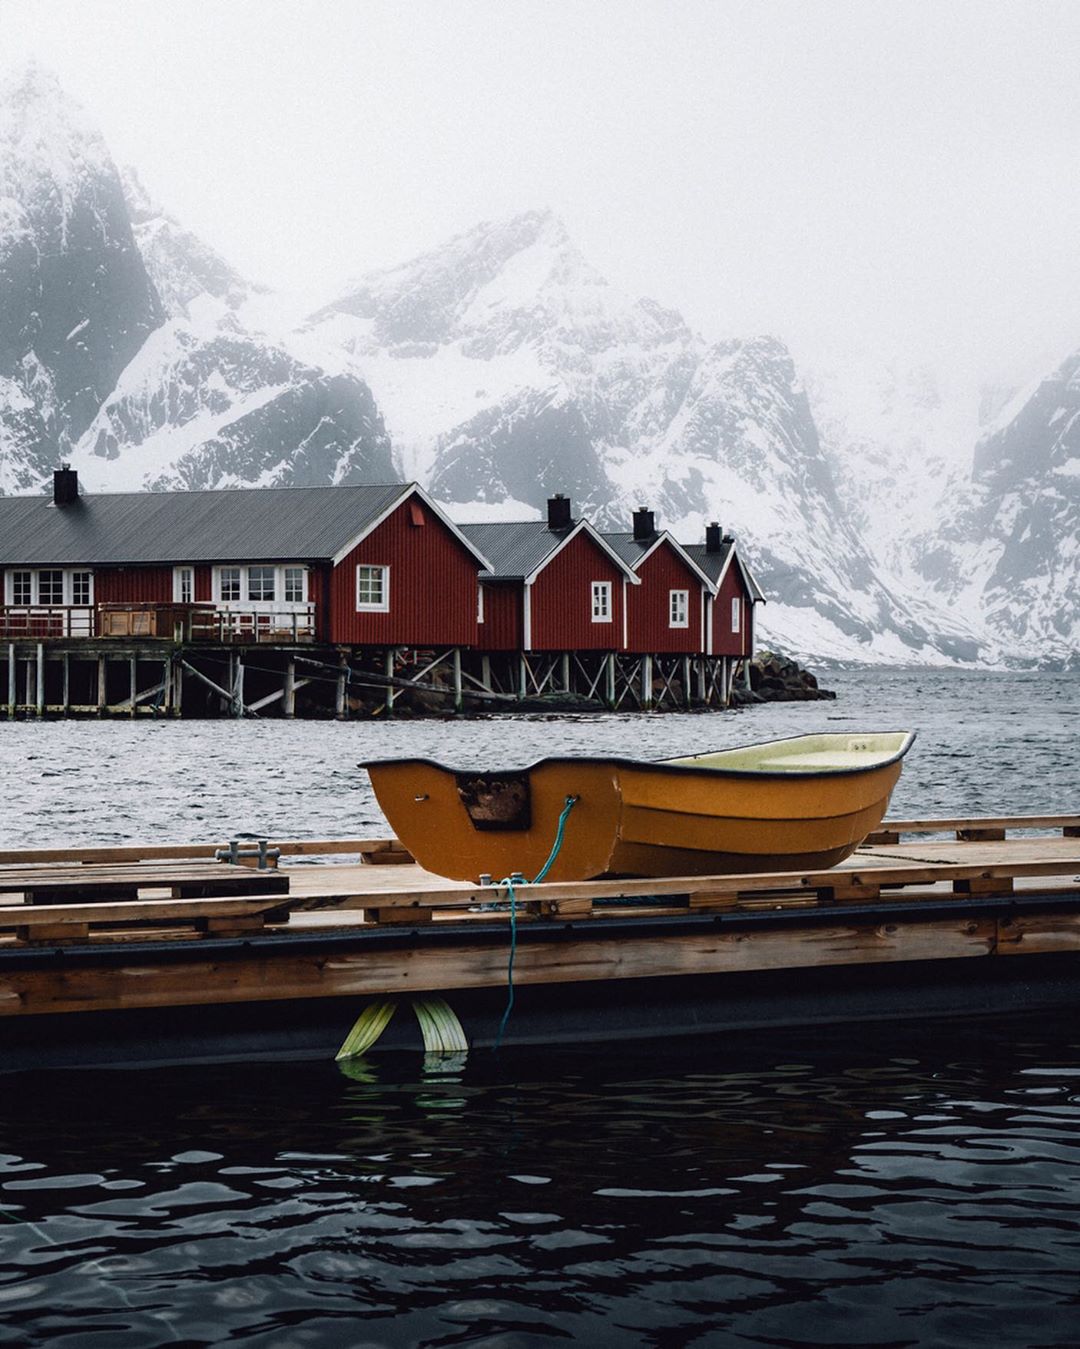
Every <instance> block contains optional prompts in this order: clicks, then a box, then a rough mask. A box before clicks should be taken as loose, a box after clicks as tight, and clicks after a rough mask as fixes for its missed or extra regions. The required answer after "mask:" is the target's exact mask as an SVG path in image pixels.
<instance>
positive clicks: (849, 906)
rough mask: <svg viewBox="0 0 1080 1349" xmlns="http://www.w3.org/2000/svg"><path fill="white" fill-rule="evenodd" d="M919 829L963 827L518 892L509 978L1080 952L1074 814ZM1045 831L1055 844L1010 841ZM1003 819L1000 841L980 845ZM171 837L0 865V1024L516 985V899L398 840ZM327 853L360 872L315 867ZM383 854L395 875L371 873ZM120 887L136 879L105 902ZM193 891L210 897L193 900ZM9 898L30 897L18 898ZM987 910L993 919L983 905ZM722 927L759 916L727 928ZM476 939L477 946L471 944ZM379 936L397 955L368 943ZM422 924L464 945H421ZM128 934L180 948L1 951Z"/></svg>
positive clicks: (85, 944)
mask: <svg viewBox="0 0 1080 1349" xmlns="http://www.w3.org/2000/svg"><path fill="white" fill-rule="evenodd" d="M1034 819H1037V820H1039V821H1040V822H1041V823H1040V824H1039V825H1036V824H1034V823H1033V822H1032V821H1033V820H1034ZM1043 822H1044V823H1043ZM905 823H910V822H899V824H900V825H903V824H905ZM917 823H918V824H919V825H920V826H925V828H920V829H918V830H912V831H911V832H912V833H916V834H919V835H921V834H931V833H936V834H942V833H947V832H952V833H954V835H955V836H954V837H953V838H952V839H949V840H941V839H940V838H939V839H928V838H924V837H918V838H915V839H912V840H909V841H906V842H900V843H895V844H892V843H888V844H886V843H868V844H867V845H864V847H863V848H861V849H860V850H859V851H858V852H856V853H855V854H854V855H853V856H852V857H851V858H849V859H848V861H847V862H845V863H843V864H842V865H841V866H839V867H834V868H832V869H829V870H826V871H810V872H774V873H758V874H748V875H724V876H713V877H701V876H696V877H666V878H663V879H656V878H648V879H633V878H606V879H603V880H597V881H579V882H559V883H554V884H543V885H540V886H528V885H526V886H521V887H519V888H518V891H517V895H518V901H519V902H518V906H517V917H518V918H519V919H520V921H521V922H522V923H524V924H526V926H527V930H529V931H531V932H532V933H533V939H531V940H530V941H529V942H528V943H527V944H526V945H524V946H522V947H521V948H520V949H519V952H518V963H517V967H516V970H515V979H517V980H520V981H521V982H522V983H530V982H535V983H553V984H556V983H573V982H580V981H589V980H594V979H604V980H606V979H640V978H648V977H666V976H669V975H679V974H722V973H725V972H738V971H751V970H756V971H762V970H775V969H785V968H790V969H802V968H806V967H809V966H831V965H859V964H865V965H875V964H881V963H890V962H897V961H941V960H948V959H959V958H971V957H986V956H996V955H999V954H1000V955H1015V954H1017V953H1022V954H1033V953H1057V954H1062V953H1080V874H1078V873H1080V841H1078V839H1080V816H1044V817H1006V818H1005V820H1004V823H1002V821H1001V820H1000V819H995V820H994V821H993V822H992V823H991V822H986V824H985V829H983V827H982V823H981V822H979V821H966V820H965V821H962V822H960V823H961V824H962V826H963V828H962V830H961V829H953V825H954V824H956V823H957V822H955V821H951V820H949V821H945V820H938V821H919V822H917ZM1037 827H1042V828H1054V829H1055V830H1060V831H1061V832H1059V833H1056V834H1055V835H1046V836H1041V837H1032V836H1030V835H1028V834H1026V833H1025V834H1024V836H1021V837H1011V838H1010V837H1008V834H1009V833H1011V832H1013V831H1014V828H1015V830H1024V831H1027V830H1030V829H1032V828H1037ZM892 828H896V826H892ZM999 828H1001V829H1003V830H1004V832H1005V835H1006V836H1005V837H1003V838H997V837H993V838H987V837H984V835H986V834H988V833H992V832H995V831H997V830H998V829H999ZM889 829H890V826H886V828H885V830H884V831H882V832H889ZM896 831H897V832H901V833H902V832H904V830H903V829H900V828H896ZM1073 831H1076V832H1073ZM165 846H166V845H158V846H156V847H153V848H149V849H147V848H143V849H140V848H123V849H54V850H34V851H33V852H29V853H28V852H23V853H18V854H12V853H7V854H4V855H3V861H4V863H5V865H4V866H2V867H0V1016H4V1015H24V1014H32V1013H35V1012H44V1011H58V1010H70V1011H89V1010H94V1009H106V1008H110V1009H123V1008H128V1007H140V1006H142V1007H154V1006H170V1005H176V1006H180V1005H190V1004H192V1003H204V1004H205V1003H215V1002H218V1001H220V1002H243V1001H260V1000H267V999H280V998H286V999H288V998H309V997H323V996H341V995H353V994H365V995H366V994H376V993H388V992H395V991H397V992H401V991H405V990H408V991H416V990H438V989H451V988H466V987H468V988H482V987H497V986H502V985H504V984H505V980H506V955H507V948H506V944H505V941H498V940H496V941H494V942H493V941H492V940H491V935H490V934H491V931H492V928H493V927H494V928H495V929H498V928H499V927H500V926H501V927H503V928H504V929H505V927H507V926H508V924H509V911H508V907H507V905H506V902H505V900H506V896H505V893H504V892H503V891H502V890H501V889H500V888H498V887H487V886H475V885H468V884H463V883H461V882H456V881H449V880H446V879H445V878H442V877H437V876H432V875H430V874H429V873H426V872H424V871H422V870H421V869H420V868H419V867H418V866H416V865H415V863H413V862H412V860H411V859H410V858H409V857H408V854H407V853H405V852H404V850H403V849H402V847H401V845H400V844H399V843H397V841H396V840H392V839H373V840H359V839H337V840H285V841H282V842H274V843H273V844H272V845H271V846H272V847H274V848H276V849H278V850H280V852H281V856H282V861H283V864H284V865H283V866H282V867H281V869H280V870H278V871H274V870H264V871H257V870H253V869H251V868H249V867H244V866H238V865H233V864H230V863H225V862H220V861H212V860H209V859H211V858H213V857H214V856H215V855H216V854H217V853H218V851H219V847H218V846H216V845H204V844H199V845H192V846H190V847H187V848H185V847H184V846H183V845H167V855H168V858H169V859H170V860H169V861H168V862H165V861H164V860H163V859H162V855H161V848H162V847H165ZM103 853H108V856H107V857H103V856H102V854H103ZM318 858H324V859H331V858H357V859H360V860H359V861H355V862H340V861H327V860H324V861H322V862H319V861H309V860H308V859H318ZM16 859H17V860H16ZM387 860H392V861H393V865H392V866H388V867H387V866H383V865H376V866H372V862H373V861H375V862H377V863H378V862H380V861H387ZM290 863H292V864H290ZM80 884H81V885H82V887H83V889H82V892H81V894H80V893H79V889H78V887H79V886H80ZM117 885H119V886H122V887H123V886H126V887H129V888H128V890H127V891H125V892H120V893H116V892H113V893H110V891H109V887H114V886H117ZM230 885H234V886H236V887H237V888H236V889H234V890H230V889H229V888H228V887H229V886H230ZM192 886H194V887H198V886H204V887H206V886H210V887H213V889H212V891H209V892H208V891H206V890H203V891H201V892H198V893H193V892H192V891H191V890H190V889H188V890H185V887H192ZM132 887H133V888H132ZM5 892H6V893H5ZM162 892H164V893H162ZM17 893H23V894H29V895H31V896H32V898H33V899H34V900H35V901H36V902H34V903H32V904H31V903H26V902H22V903H12V902H10V898H9V897H10V895H13V894H17ZM1021 901H1023V903H1021ZM988 904H989V905H990V906H991V907H993V906H994V905H996V906H998V907H997V908H996V909H994V911H993V912H990V911H988V910H987V905H988ZM1032 905H1034V906H1035V909H1034V911H1033V910H1032V907H1031V906H1032ZM1002 906H1004V907H1002ZM1040 906H1043V908H1042V909H1040ZM673 916H681V918H682V919H685V921H686V922H689V923H692V922H693V921H695V920H703V921H705V922H706V923H708V922H710V921H711V922H712V924H713V926H711V927H706V928H704V929H702V930H701V931H692V932H686V931H681V930H680V931H674V930H673V931H672V932H671V933H670V934H668V935H656V934H654V933H651V932H650V933H647V932H645V931H644V930H643V924H644V922H645V921H646V920H657V919H663V918H665V917H673ZM615 920H618V921H617V922H616V921H615ZM774 920H775V921H774ZM729 922H733V923H735V924H736V929H738V924H739V923H740V922H742V923H744V924H745V923H746V922H751V923H757V924H758V926H756V927H753V928H752V929H750V930H742V929H738V930H736V929H732V930H727V929H726V927H725V924H727V923H729ZM716 923H720V924H721V926H720V927H716V926H715V924H716ZM635 924H637V929H641V930H636V929H635ZM763 924H764V925H763ZM770 924H772V926H770ZM616 927H617V928H618V931H617V933H616V932H615V928H616ZM480 928H483V929H484V931H485V936H484V938H483V940H478V939H476V938H474V936H473V935H472V934H474V933H476V932H478V930H479V929H480ZM545 929H546V930H547V931H548V932H549V933H550V938H547V937H545V936H544V932H545ZM334 931H336V932H337V933H338V934H339V935H343V936H348V934H350V933H352V934H354V935H355V937H356V940H357V943H358V944H357V946H356V948H355V949H352V948H347V949H344V950H337V951H336V952H335V953H334V954H333V955H332V956H327V955H326V954H325V953H314V954H313V953H311V952H310V951H307V950H305V949H302V947H303V945H304V943H305V941H310V940H311V939H313V938H318V937H319V936H320V935H325V934H326V933H327V932H334ZM379 932H382V933H384V934H385V935H386V936H388V937H390V938H392V939H393V941H394V943H395V944H393V945H392V947H391V948H389V949H388V948H386V947H385V945H382V946H379V945H373V944H372V943H371V942H370V941H365V940H363V939H364V938H366V937H370V936H371V935H372V934H377V933H379ZM424 933H433V934H437V933H446V934H448V935H450V936H451V937H452V938H453V941H452V944H451V945H450V946H445V945H444V946H440V947H439V949H437V950H436V949H429V948H428V947H427V946H426V945H425V944H424V943H423V941H421V940H420V939H421V936H422V934H424ZM413 934H415V939H414V935H413ZM209 938H232V939H235V942H236V943H237V945H236V948H235V949H234V950H233V951H232V952H231V954H230V957H229V958H228V959H224V960H223V959H220V958H217V957H215V958H213V959H210V958H208V957H206V956H205V955H200V953H199V952H200V945H201V944H202V943H203V942H204V941H205V940H206V939H209ZM250 938H258V939H259V942H258V945H257V946H251V945H250V944H249V943H248V941H247V939H250ZM133 943H140V944H141V945H140V951H141V952H145V944H146V943H151V944H160V945H161V947H162V949H163V950H164V949H167V947H168V944H169V943H176V944H177V945H176V947H175V950H176V953H177V958H175V959H170V960H168V961H162V962H161V963H155V962H154V961H153V960H152V959H151V960H150V961H149V963H147V959H148V958H147V957H146V956H145V954H140V956H139V959H138V963H137V965H133V966H130V967H129V966H127V965H125V964H124V963H121V964H119V965H117V964H116V962H115V961H113V962H111V963H109V965H108V966H107V967H105V966H102V967H101V968H95V966H94V965H93V964H92V963H90V964H89V965H88V964H86V963H85V962H84V963H82V964H80V965H79V966H78V967H77V968H76V967H70V968H65V969H63V970H62V971H58V970H56V969H54V968H52V967H51V966H49V965H48V962H46V965H45V966H43V967H42V968H26V967H25V964H20V965H19V966H18V967H16V966H14V965H12V964H11V963H10V961H9V962H8V965H7V967H6V968H5V963H4V956H5V952H8V951H10V952H16V951H18V952H21V953H24V954H28V953H31V952H34V951H38V952H40V953H41V954H42V956H43V957H47V956H48V955H49V953H50V952H51V951H53V950H54V949H55V948H58V947H63V948H79V947H82V948H85V949H86V950H87V954H88V957H90V958H91V961H92V953H93V952H95V951H97V952H100V951H107V950H108V949H110V948H113V947H115V948H116V950H117V951H118V952H122V951H123V950H124V949H125V948H127V947H128V946H129V945H131V944H133Z"/></svg>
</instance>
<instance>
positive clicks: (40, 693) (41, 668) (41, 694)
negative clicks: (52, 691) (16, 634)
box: [34, 642, 45, 717]
mask: <svg viewBox="0 0 1080 1349" xmlns="http://www.w3.org/2000/svg"><path fill="white" fill-rule="evenodd" d="M34 710H35V712H36V713H37V715H38V716H39V717H43V716H44V715H45V643H44V642H38V644H37V680H36V683H35V685H34Z"/></svg>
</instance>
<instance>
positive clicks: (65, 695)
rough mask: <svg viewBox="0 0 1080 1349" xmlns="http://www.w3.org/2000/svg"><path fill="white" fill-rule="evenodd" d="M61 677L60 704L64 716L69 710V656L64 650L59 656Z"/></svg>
mask: <svg viewBox="0 0 1080 1349" xmlns="http://www.w3.org/2000/svg"><path fill="white" fill-rule="evenodd" d="M61 678H62V680H63V688H62V692H61V695H60V704H61V707H62V709H63V713H64V716H65V717H66V716H67V714H68V712H69V711H70V710H71V657H70V656H69V655H68V653H67V652H66V651H65V652H64V654H63V656H62V657H61Z"/></svg>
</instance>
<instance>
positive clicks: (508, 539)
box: [461, 520, 641, 585]
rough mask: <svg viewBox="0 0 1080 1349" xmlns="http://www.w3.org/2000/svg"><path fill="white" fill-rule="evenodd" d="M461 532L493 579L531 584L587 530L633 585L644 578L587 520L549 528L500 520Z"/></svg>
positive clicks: (539, 523) (466, 527)
mask: <svg viewBox="0 0 1080 1349" xmlns="http://www.w3.org/2000/svg"><path fill="white" fill-rule="evenodd" d="M461 530H462V533H463V534H464V535H465V537H466V538H468V539H470V540H471V541H472V543H473V544H475V545H476V547H477V548H478V549H479V550H480V551H481V552H482V553H483V554H484V556H485V557H487V558H488V559H489V562H490V569H489V570H488V572H486V573H484V575H485V577H486V578H487V579H490V580H493V581H525V582H526V583H529V584H531V583H532V581H533V580H535V578H536V576H537V575H538V573H539V572H541V571H543V569H544V568H545V567H546V566H547V564H548V563H549V562H550V561H551V560H552V558H554V557H555V556H556V555H557V554H558V553H559V552H561V551H562V549H563V548H565V547H566V545H567V544H568V543H569V542H570V540H571V539H573V538H576V537H577V535H578V534H581V533H585V534H588V536H589V537H590V538H591V539H592V540H593V541H594V542H595V543H596V544H597V545H599V547H600V550H601V551H602V552H605V553H607V555H608V556H609V557H610V558H611V560H612V561H613V562H614V563H615V565H616V566H617V567H618V568H619V569H620V571H622V572H623V573H624V574H625V575H626V577H627V579H628V580H630V581H631V582H632V583H633V584H634V585H640V583H641V579H640V577H639V576H638V575H637V574H636V573H635V572H634V569H633V568H632V567H631V566H630V565H629V564H628V563H627V562H626V561H625V559H624V558H622V557H621V556H620V555H619V553H618V552H616V550H615V549H614V548H612V546H611V544H610V543H609V542H608V541H607V540H606V539H605V538H604V536H603V535H602V534H598V533H597V531H596V530H595V529H594V528H593V526H592V525H591V524H590V523H589V522H588V520H578V521H577V522H576V523H575V524H574V525H573V526H571V528H570V529H549V528H548V526H547V521H546V520H500V521H498V522H495V523H487V524H481V525H462V526H461Z"/></svg>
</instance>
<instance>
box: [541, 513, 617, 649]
mask: <svg viewBox="0 0 1080 1349" xmlns="http://www.w3.org/2000/svg"><path fill="white" fill-rule="evenodd" d="M624 576H625V573H624V572H623V571H622V570H621V569H620V568H619V567H617V566H616V565H615V563H614V562H612V560H611V559H610V558H609V557H608V555H607V554H606V553H605V552H603V550H602V549H600V548H599V547H598V546H597V545H596V543H594V542H593V540H592V539H591V538H590V537H589V535H588V534H586V533H584V532H582V533H581V534H578V535H577V536H576V537H575V538H573V539H572V540H571V541H570V542H569V543H568V544H567V545H566V547H565V548H563V550H562V552H561V553H559V554H558V555H557V556H556V557H554V558H553V559H552V560H551V561H550V562H549V563H548V565H547V566H546V567H545V568H544V570H543V571H542V572H541V573H540V575H539V576H538V577H537V578H536V580H535V582H534V583H533V585H532V600H531V610H532V644H531V649H532V650H533V651H621V650H623V578H624ZM593 581H610V582H611V617H612V621H611V622H610V623H594V622H593V621H592V582H593Z"/></svg>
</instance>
